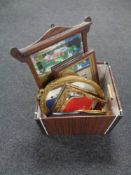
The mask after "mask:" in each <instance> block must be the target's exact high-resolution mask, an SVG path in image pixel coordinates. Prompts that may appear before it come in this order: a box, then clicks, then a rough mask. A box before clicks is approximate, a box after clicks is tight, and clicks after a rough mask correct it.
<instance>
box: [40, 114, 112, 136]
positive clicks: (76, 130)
mask: <svg viewBox="0 0 131 175" xmlns="http://www.w3.org/2000/svg"><path fill="white" fill-rule="evenodd" d="M113 119H114V117H112V116H110V117H108V116H104V117H88V116H87V117H81V116H80V117H78V116H77V117H64V118H62V117H60V118H45V119H42V122H43V124H44V126H45V128H46V130H47V132H48V134H49V135H78V134H101V135H103V134H104V133H105V131H106V129H107V128H108V126H109V125H110V124H111V122H112V121H113Z"/></svg>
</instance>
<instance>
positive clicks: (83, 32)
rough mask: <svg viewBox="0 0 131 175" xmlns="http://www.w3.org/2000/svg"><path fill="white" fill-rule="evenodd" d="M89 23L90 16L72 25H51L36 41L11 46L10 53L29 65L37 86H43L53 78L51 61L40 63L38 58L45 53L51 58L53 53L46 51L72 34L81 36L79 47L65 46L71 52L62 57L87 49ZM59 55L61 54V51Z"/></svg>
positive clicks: (67, 39) (63, 41)
mask: <svg viewBox="0 0 131 175" xmlns="http://www.w3.org/2000/svg"><path fill="white" fill-rule="evenodd" d="M91 24H92V22H91V18H90V17H86V18H85V19H84V21H83V22H82V23H80V24H79V25H75V26H73V27H61V26H55V25H51V28H50V29H49V30H48V31H47V32H45V33H44V34H43V36H42V37H41V38H40V39H39V40H38V41H36V42H34V43H33V44H31V45H29V46H27V47H25V48H22V49H17V48H12V49H11V52H10V53H11V55H12V56H13V57H14V58H15V59H17V60H19V61H20V62H22V63H26V64H27V65H28V66H29V68H30V70H31V72H32V74H33V76H34V79H35V81H36V83H37V85H38V87H39V88H43V87H45V86H46V85H47V84H48V82H50V81H51V80H52V78H53V77H52V75H51V71H50V67H51V63H50V64H49V65H47V66H45V65H44V63H45V62H43V61H42V63H41V62H38V60H39V59H40V60H42V59H43V58H45V56H42V55H43V54H46V58H47V59H48V57H49V56H50V57H51V58H52V55H53V54H47V53H48V52H51V51H52V50H51V49H52V48H53V47H54V48H53V49H54V50H55V49H58V48H57V47H56V46H58V45H59V44H66V42H65V41H69V40H70V39H71V38H72V37H74V36H79V37H80V38H81V42H80V43H81V47H74V46H72V47H69V48H67V50H68V52H70V51H69V50H70V49H71V50H72V52H73V54H70V55H68V56H63V57H66V58H67V59H68V58H70V57H71V56H75V55H77V54H80V53H84V52H86V51H88V44H87V33H88V32H89V30H90V26H91ZM74 43H75V42H74ZM73 45H74V44H73ZM76 48H77V49H76ZM75 49H76V50H77V51H76V50H75ZM43 52H44V53H43ZM59 56H62V55H61V52H60V54H59ZM63 57H62V59H63ZM37 59H38V60H37ZM59 59H60V58H59ZM59 59H56V61H54V62H53V64H52V65H54V64H57V61H58V63H59V62H60V61H59ZM61 61H62V60H61ZM44 68H46V69H47V70H46V71H45V72H44V71H43V70H44ZM48 70H49V71H48Z"/></svg>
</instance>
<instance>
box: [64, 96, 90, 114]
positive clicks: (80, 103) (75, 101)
mask: <svg viewBox="0 0 131 175" xmlns="http://www.w3.org/2000/svg"><path fill="white" fill-rule="evenodd" d="M92 105H93V99H89V98H87V97H85V96H84V97H74V98H71V99H70V100H69V101H68V103H67V104H66V106H65V108H64V110H63V112H73V111H75V110H80V109H86V110H90V109H91V107H92Z"/></svg>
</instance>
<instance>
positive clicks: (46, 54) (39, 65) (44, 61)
mask: <svg viewBox="0 0 131 175" xmlns="http://www.w3.org/2000/svg"><path fill="white" fill-rule="evenodd" d="M82 52H83V44H82V37H81V33H79V34H75V35H73V36H71V37H69V38H66V39H64V40H63V41H60V42H58V43H56V44H54V45H52V46H50V47H48V48H46V49H44V50H41V51H40V52H37V53H35V54H34V55H32V56H31V59H32V62H33V64H34V67H35V69H36V72H37V74H38V75H43V74H45V73H48V72H50V71H51V67H52V66H54V65H56V64H59V63H61V62H62V61H64V60H67V59H68V58H70V57H73V56H76V55H78V54H81V53H82Z"/></svg>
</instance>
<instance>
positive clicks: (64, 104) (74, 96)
mask: <svg viewBox="0 0 131 175" xmlns="http://www.w3.org/2000/svg"><path fill="white" fill-rule="evenodd" d="M98 103H99V109H101V107H103V106H104V105H105V103H106V100H104V99H101V98H99V97H97V96H96V95H94V94H93V93H91V92H90V91H88V90H83V89H81V88H79V86H75V85H73V84H72V85H71V84H65V85H64V86H63V88H62V89H61V92H60V93H59V95H58V97H57V100H56V101H55V103H54V105H53V107H52V109H51V111H52V112H74V111H77V110H94V109H95V108H96V107H97V104H98Z"/></svg>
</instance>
